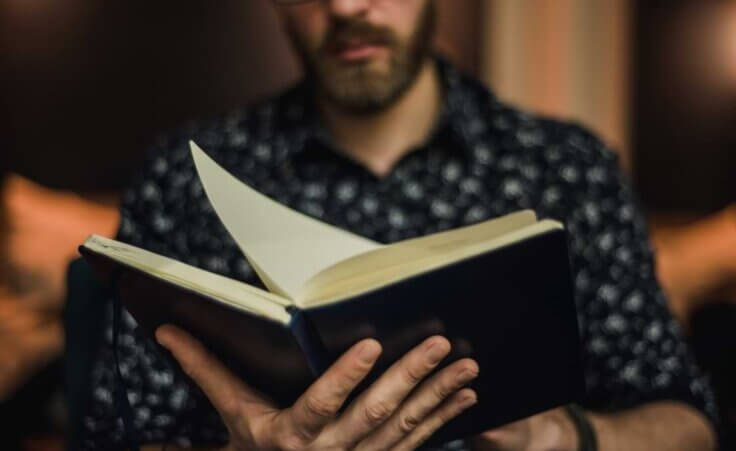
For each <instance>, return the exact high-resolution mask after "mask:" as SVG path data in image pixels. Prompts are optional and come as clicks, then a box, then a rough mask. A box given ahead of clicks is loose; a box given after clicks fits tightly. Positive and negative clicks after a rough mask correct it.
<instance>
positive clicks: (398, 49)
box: [288, 0, 435, 114]
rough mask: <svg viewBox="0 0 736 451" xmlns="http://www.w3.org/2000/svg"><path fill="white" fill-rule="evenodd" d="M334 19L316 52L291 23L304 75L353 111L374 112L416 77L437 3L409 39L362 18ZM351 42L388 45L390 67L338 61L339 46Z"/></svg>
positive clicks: (334, 101)
mask: <svg viewBox="0 0 736 451" xmlns="http://www.w3.org/2000/svg"><path fill="white" fill-rule="evenodd" d="M331 20H332V21H331V24H330V29H329V30H328V32H327V34H326V37H325V40H324V42H323V43H322V45H321V46H320V48H319V49H318V50H317V51H313V50H310V49H307V48H306V46H305V45H304V44H303V42H302V40H301V39H300V38H299V36H297V35H296V33H294V31H293V29H292V27H288V31H289V35H290V37H291V40H292V42H293V44H294V47H295V48H296V50H297V52H298V53H299V56H300V57H301V60H302V63H303V65H304V69H305V71H306V78H307V79H308V80H309V81H310V82H311V83H313V84H314V85H315V87H316V88H317V90H318V92H319V93H320V95H323V96H324V97H325V98H326V100H327V101H329V102H330V103H331V104H333V105H334V106H336V107H338V108H340V109H342V110H343V111H346V112H348V113H351V114H372V113H376V112H380V111H382V110H384V109H386V108H388V107H389V106H391V105H392V104H394V102H396V101H397V100H398V99H399V98H400V97H401V96H402V95H403V94H404V93H405V92H406V91H407V89H408V88H409V87H410V86H411V85H412V84H413V82H414V80H416V78H417V75H418V74H419V72H420V70H421V68H422V66H423V64H424V62H425V61H426V59H427V57H428V56H429V54H430V52H431V47H432V39H433V37H434V27H435V10H434V1H432V0H429V1H428V2H427V5H426V6H425V8H424V11H422V13H421V17H420V18H419V23H418V24H417V27H416V29H415V31H414V33H413V35H412V36H411V37H410V38H409V39H408V40H407V41H406V42H402V41H401V40H400V39H399V38H398V37H397V36H396V35H395V34H394V33H393V31H392V30H390V29H388V28H385V27H378V26H375V25H373V24H370V23H367V22H365V21H362V20H343V19H335V18H332V19H331ZM353 40H359V41H361V42H367V43H371V44H378V45H384V46H386V47H387V49H388V50H389V54H390V56H389V59H388V70H387V71H377V70H375V69H374V68H372V67H371V66H370V62H367V63H362V62H359V63H347V64H343V63H340V62H339V61H338V60H337V58H336V57H335V56H334V55H335V54H336V49H337V50H339V48H340V47H341V46H345V45H346V43H349V42H351V41H353Z"/></svg>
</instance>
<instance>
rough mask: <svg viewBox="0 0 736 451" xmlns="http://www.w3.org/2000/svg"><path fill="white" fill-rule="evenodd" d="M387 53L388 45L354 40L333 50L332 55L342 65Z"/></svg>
mask: <svg viewBox="0 0 736 451" xmlns="http://www.w3.org/2000/svg"><path fill="white" fill-rule="evenodd" d="M387 51H388V45H386V44H384V43H382V42H378V41H361V40H354V41H349V42H343V43H341V44H340V45H337V46H335V47H334V48H333V55H335V56H336V57H337V59H338V60H340V61H341V62H344V63H355V62H361V61H366V60H369V59H371V58H375V57H376V56H378V55H380V54H381V53H385V52H387Z"/></svg>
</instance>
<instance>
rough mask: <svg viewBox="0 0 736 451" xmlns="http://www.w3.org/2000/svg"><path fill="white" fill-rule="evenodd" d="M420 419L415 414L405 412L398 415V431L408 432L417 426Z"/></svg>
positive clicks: (404, 433)
mask: <svg viewBox="0 0 736 451" xmlns="http://www.w3.org/2000/svg"><path fill="white" fill-rule="evenodd" d="M419 423H420V420H419V418H418V417H417V416H416V415H412V414H406V415H401V416H400V417H399V423H398V426H399V431H400V432H401V433H402V434H403V435H406V434H409V433H410V432H412V431H413V430H415V429H416V428H417V426H419Z"/></svg>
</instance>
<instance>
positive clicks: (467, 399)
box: [460, 393, 478, 409]
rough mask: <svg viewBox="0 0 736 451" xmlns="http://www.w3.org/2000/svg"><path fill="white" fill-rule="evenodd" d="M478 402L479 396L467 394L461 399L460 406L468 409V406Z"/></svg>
mask: <svg viewBox="0 0 736 451" xmlns="http://www.w3.org/2000/svg"><path fill="white" fill-rule="evenodd" d="M477 402H478V397H477V396H476V395H475V393H473V394H467V395H465V396H463V397H462V398H461V399H460V407H461V408H463V409H467V408H468V407H470V406H472V405H475V404H476V403H477Z"/></svg>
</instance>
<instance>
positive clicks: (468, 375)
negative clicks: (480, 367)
mask: <svg viewBox="0 0 736 451" xmlns="http://www.w3.org/2000/svg"><path fill="white" fill-rule="evenodd" d="M476 377H478V373H477V372H475V371H473V370H469V369H464V370H462V371H460V373H459V374H458V375H457V381H458V382H459V383H460V384H467V383H468V382H470V381H472V380H473V379H475V378H476Z"/></svg>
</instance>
